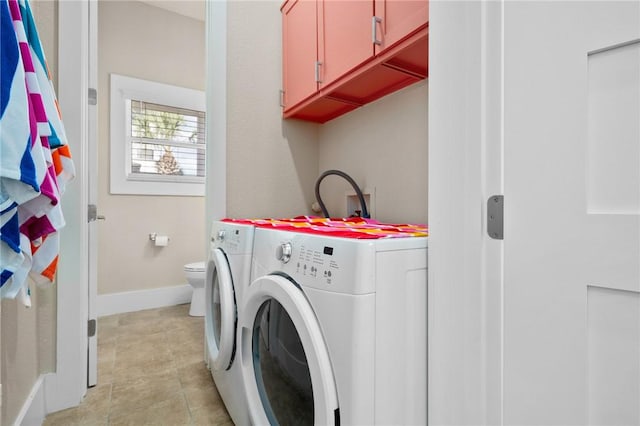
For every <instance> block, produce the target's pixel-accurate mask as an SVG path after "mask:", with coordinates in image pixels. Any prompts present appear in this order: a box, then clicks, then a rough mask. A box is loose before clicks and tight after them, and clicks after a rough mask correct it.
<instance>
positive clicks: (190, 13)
mask: <svg viewBox="0 0 640 426" xmlns="http://www.w3.org/2000/svg"><path fill="white" fill-rule="evenodd" d="M140 1H141V2H142V3H146V4H149V5H151V6H155V7H159V8H161V9H165V10H168V11H170V12H174V13H178V14H180V15H184V16H187V17H189V18H193V19H197V20H199V21H204V18H205V3H206V0H140Z"/></svg>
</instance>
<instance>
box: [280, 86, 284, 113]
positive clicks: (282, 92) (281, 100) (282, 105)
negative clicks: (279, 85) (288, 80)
mask: <svg viewBox="0 0 640 426" xmlns="http://www.w3.org/2000/svg"><path fill="white" fill-rule="evenodd" d="M280 106H281V107H282V108H284V90H282V89H281V90H280Z"/></svg>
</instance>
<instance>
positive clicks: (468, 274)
mask: <svg viewBox="0 0 640 426" xmlns="http://www.w3.org/2000/svg"><path fill="white" fill-rule="evenodd" d="M429 15H430V19H431V23H430V27H429V31H430V37H429V40H430V46H429V55H430V67H429V163H428V168H429V191H428V201H429V221H428V222H429V227H430V230H431V232H430V236H429V269H428V280H429V286H428V298H427V300H428V308H427V312H428V336H429V337H428V407H429V410H428V416H429V419H428V424H439V425H457V424H502V423H503V415H502V399H503V383H502V359H503V352H502V331H501V327H502V324H503V321H504V317H503V310H502V309H503V293H502V290H503V280H504V277H503V275H502V270H503V269H502V262H503V247H504V243H503V242H502V241H499V240H492V239H490V238H489V237H488V236H487V233H486V214H485V213H484V211H485V209H486V202H487V199H488V197H489V195H493V194H500V193H502V191H503V184H502V178H503V172H502V168H503V165H502V147H501V142H502V119H503V110H502V78H503V66H502V62H501V61H502V51H501V37H502V26H501V25H502V2H495V1H492V0H482V1H477V2H476V1H470V2H445V1H434V2H431V3H430V9H429ZM452 46H456V48H455V49H452ZM452 318H455V321H452V320H451V319H452Z"/></svg>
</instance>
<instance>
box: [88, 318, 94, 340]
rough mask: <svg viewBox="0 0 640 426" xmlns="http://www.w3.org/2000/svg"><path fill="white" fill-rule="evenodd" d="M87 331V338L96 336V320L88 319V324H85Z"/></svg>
mask: <svg viewBox="0 0 640 426" xmlns="http://www.w3.org/2000/svg"><path fill="white" fill-rule="evenodd" d="M87 329H88V333H87V334H88V336H89V337H93V336H95V335H96V320H94V319H90V320H89V323H88V324H87Z"/></svg>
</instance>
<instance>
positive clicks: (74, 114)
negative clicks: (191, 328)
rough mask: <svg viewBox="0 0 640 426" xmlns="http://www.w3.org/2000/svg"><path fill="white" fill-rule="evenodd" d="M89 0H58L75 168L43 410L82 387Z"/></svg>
mask: <svg viewBox="0 0 640 426" xmlns="http://www.w3.org/2000/svg"><path fill="white" fill-rule="evenodd" d="M88 18H89V3H88V0H80V1H73V2H65V1H60V2H58V101H59V104H60V109H61V111H63V114H64V115H63V119H64V122H65V130H66V134H67V137H68V139H69V146H70V148H71V152H72V155H73V161H74V165H75V168H76V177H75V180H74V181H73V182H71V184H70V185H68V187H67V191H66V192H65V194H64V202H63V203H62V209H63V213H64V216H65V220H66V226H65V228H64V230H63V231H62V232H61V233H60V259H61V261H60V263H59V265H58V273H57V283H56V287H57V325H56V330H57V335H56V347H57V349H56V371H55V373H52V374H48V375H47V376H46V378H45V382H44V390H45V401H46V411H47V413H50V412H54V411H59V410H63V409H65V408H70V407H74V406H77V405H78V404H80V402H81V401H82V398H83V397H84V395H85V393H86V390H87V345H88V338H87V318H88V285H87V283H88V274H89V273H88V223H87V204H88V196H87V185H88V179H87V177H88V174H87V173H88V170H87V159H88V152H87V149H88V145H87V141H88V103H87V93H88V88H89V75H88V63H89V19H88Z"/></svg>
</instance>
